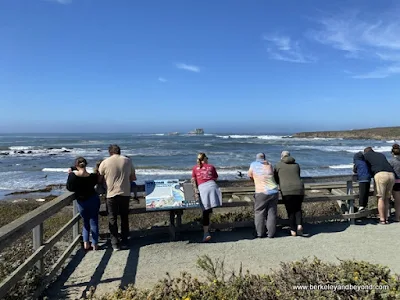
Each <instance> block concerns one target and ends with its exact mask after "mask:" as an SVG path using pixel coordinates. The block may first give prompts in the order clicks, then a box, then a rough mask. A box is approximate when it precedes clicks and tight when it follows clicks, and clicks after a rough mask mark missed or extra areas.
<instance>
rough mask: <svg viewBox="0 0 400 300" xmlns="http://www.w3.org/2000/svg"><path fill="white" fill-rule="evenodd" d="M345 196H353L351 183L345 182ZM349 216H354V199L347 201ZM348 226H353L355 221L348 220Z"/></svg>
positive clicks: (350, 181) (349, 181) (352, 219)
mask: <svg viewBox="0 0 400 300" xmlns="http://www.w3.org/2000/svg"><path fill="white" fill-rule="evenodd" d="M347 195H353V181H352V180H348V181H347ZM349 214H354V198H353V199H350V200H349ZM349 221H350V224H355V219H354V218H351V219H349Z"/></svg>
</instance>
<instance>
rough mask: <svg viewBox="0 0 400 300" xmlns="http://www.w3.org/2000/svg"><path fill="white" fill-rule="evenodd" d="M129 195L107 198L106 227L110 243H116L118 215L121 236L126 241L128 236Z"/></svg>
mask: <svg viewBox="0 0 400 300" xmlns="http://www.w3.org/2000/svg"><path fill="white" fill-rule="evenodd" d="M129 198H130V197H129V196H115V197H112V198H107V209H108V228H109V230H110V234H111V244H113V245H117V244H118V240H119V239H118V223H117V219H118V215H120V217H121V238H122V242H126V241H127V240H128V237H129Z"/></svg>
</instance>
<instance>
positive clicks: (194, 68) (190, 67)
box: [176, 63, 200, 73]
mask: <svg viewBox="0 0 400 300" xmlns="http://www.w3.org/2000/svg"><path fill="white" fill-rule="evenodd" d="M176 67H177V68H178V69H182V70H186V71H190V72H195V73H199V72H200V67H198V66H194V65H187V64H183V63H179V64H176Z"/></svg>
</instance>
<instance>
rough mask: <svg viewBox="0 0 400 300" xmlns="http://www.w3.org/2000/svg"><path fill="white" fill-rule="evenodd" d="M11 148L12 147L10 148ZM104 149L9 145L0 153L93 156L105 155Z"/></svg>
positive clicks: (19, 155)
mask: <svg viewBox="0 0 400 300" xmlns="http://www.w3.org/2000/svg"><path fill="white" fill-rule="evenodd" d="M11 148H12V149H11ZM17 149H18V150H17ZM19 151H23V152H24V153H18V152H19ZM106 152H107V151H106V150H100V151H98V150H97V149H93V148H92V149H83V148H74V149H71V148H66V147H61V148H53V149H49V148H47V149H43V148H42V149H38V148H37V147H32V146H15V147H10V150H9V151H6V150H2V151H0V153H3V154H5V153H8V154H9V155H10V156H15V157H21V156H26V157H28V156H29V157H30V156H49V155H69V156H73V157H76V156H84V157H93V156H99V155H106Z"/></svg>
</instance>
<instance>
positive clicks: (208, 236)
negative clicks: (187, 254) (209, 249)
mask: <svg viewBox="0 0 400 300" xmlns="http://www.w3.org/2000/svg"><path fill="white" fill-rule="evenodd" d="M210 240H211V235H210V233H208V232H207V233H205V234H204V237H203V243H207V242H208V241H210Z"/></svg>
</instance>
